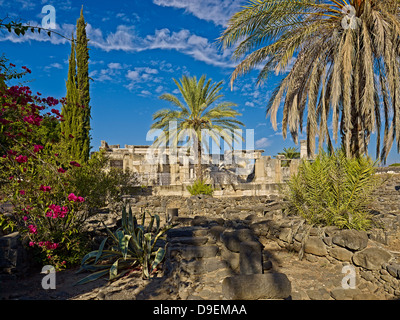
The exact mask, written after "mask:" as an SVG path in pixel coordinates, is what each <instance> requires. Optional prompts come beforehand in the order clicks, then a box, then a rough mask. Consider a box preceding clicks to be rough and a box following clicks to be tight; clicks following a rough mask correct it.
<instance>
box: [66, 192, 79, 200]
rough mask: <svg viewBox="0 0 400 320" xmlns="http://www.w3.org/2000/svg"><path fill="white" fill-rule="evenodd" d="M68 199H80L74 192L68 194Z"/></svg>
mask: <svg viewBox="0 0 400 320" xmlns="http://www.w3.org/2000/svg"><path fill="white" fill-rule="evenodd" d="M68 200H69V201H74V202H76V201H78V197H77V196H76V195H74V194H73V193H70V194H69V196H68Z"/></svg>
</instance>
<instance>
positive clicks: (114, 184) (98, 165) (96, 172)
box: [69, 150, 137, 216]
mask: <svg viewBox="0 0 400 320" xmlns="http://www.w3.org/2000/svg"><path fill="white" fill-rule="evenodd" d="M108 161H109V160H108V158H107V155H106V154H105V151H104V150H102V151H100V152H95V153H92V155H91V158H90V159H89V161H88V162H87V163H85V164H84V165H82V167H81V168H79V170H74V171H72V172H71V174H70V176H69V183H70V186H71V190H72V191H73V192H75V193H76V194H79V195H81V196H83V197H84V198H85V200H86V201H85V203H84V209H85V210H86V212H87V215H88V216H91V215H93V214H96V213H97V211H98V209H100V208H103V207H106V206H107V205H109V204H110V203H112V204H114V205H118V204H120V205H121V204H122V200H123V199H122V196H123V195H126V194H131V193H132V189H133V186H135V185H136V182H137V176H136V174H134V173H131V172H124V171H123V170H122V169H119V168H110V169H108V170H107V166H108Z"/></svg>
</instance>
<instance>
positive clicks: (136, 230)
mask: <svg viewBox="0 0 400 320" xmlns="http://www.w3.org/2000/svg"><path fill="white" fill-rule="evenodd" d="M149 215H150V222H149V224H148V225H147V226H146V225H145V220H146V213H145V212H144V213H143V216H142V224H141V225H139V224H138V223H137V220H136V217H135V216H134V215H133V214H132V210H131V209H129V212H127V211H126V208H124V209H123V211H122V226H121V228H119V229H117V230H116V231H115V232H114V233H112V232H111V231H110V230H109V229H108V228H106V230H107V232H108V234H109V236H108V237H106V238H105V239H104V240H103V241H102V243H101V244H100V247H99V249H98V250H95V251H92V252H89V253H88V254H87V255H85V256H84V257H83V259H82V261H81V268H80V270H78V272H82V271H89V272H93V273H92V274H90V275H89V276H87V277H85V278H83V279H81V280H80V281H78V282H77V283H76V284H84V283H87V282H90V281H94V280H96V279H99V278H100V277H102V276H105V275H107V274H108V275H109V280H110V281H112V280H115V279H118V278H119V277H121V276H123V275H125V274H126V273H127V272H129V271H131V270H132V269H134V268H137V267H140V268H142V275H143V278H144V279H147V278H150V277H151V274H152V273H153V271H154V270H155V268H156V267H157V266H158V264H159V263H160V262H161V261H162V260H163V259H164V256H165V246H166V245H164V246H158V245H157V240H159V239H160V238H161V237H162V236H163V235H164V233H165V232H167V231H168V230H169V229H171V228H172V227H174V225H167V226H165V227H163V228H161V227H160V217H159V216H158V215H151V214H149ZM154 223H155V224H154ZM108 242H109V243H108ZM106 245H107V247H106Z"/></svg>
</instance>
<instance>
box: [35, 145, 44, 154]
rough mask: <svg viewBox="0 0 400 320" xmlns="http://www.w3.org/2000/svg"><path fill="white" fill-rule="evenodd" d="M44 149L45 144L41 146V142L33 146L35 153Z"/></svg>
mask: <svg viewBox="0 0 400 320" xmlns="http://www.w3.org/2000/svg"><path fill="white" fill-rule="evenodd" d="M42 149H43V146H41V145H40V144H35V145H34V146H33V152H35V153H37V152H39V151H40V150H42Z"/></svg>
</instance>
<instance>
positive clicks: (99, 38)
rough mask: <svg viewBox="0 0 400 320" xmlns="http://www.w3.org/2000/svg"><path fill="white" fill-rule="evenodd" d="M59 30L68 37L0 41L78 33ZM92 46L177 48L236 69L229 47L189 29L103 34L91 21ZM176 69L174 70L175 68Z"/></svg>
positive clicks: (125, 29) (122, 29)
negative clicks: (143, 34)
mask: <svg viewBox="0 0 400 320" xmlns="http://www.w3.org/2000/svg"><path fill="white" fill-rule="evenodd" d="M30 25H33V26H36V25H38V23H35V22H31V23H30ZM55 31H56V32H58V33H60V34H62V35H65V37H66V38H67V39H66V38H63V37H60V36H58V35H55V34H52V36H51V37H49V36H48V35H47V33H43V32H42V33H41V34H38V33H37V32H35V33H31V32H28V33H26V34H25V36H21V37H18V36H17V35H16V34H14V33H4V34H0V41H11V42H14V43H20V42H26V41H43V42H51V43H52V44H66V43H68V42H69V41H68V38H71V35H72V33H73V32H75V26H74V25H72V24H63V25H61V26H60V25H57V28H56V30H55ZM86 32H87V35H88V38H89V39H90V42H89V46H91V47H92V48H93V47H94V48H98V49H100V50H103V51H106V52H110V51H119V50H121V51H125V52H141V51H146V50H158V49H159V50H176V51H178V52H180V53H182V54H185V55H189V56H191V57H192V58H194V59H195V60H197V61H202V62H204V63H206V64H208V65H212V66H217V67H221V68H234V67H235V64H234V63H233V62H232V61H231V60H230V52H231V51H230V50H231V49H229V50H225V51H223V52H221V51H220V50H219V49H218V48H217V47H216V45H214V44H213V43H212V42H210V41H209V40H208V39H207V38H204V37H201V36H198V35H196V34H193V33H191V32H190V31H189V30H187V29H183V30H180V31H178V32H176V31H171V30H169V29H167V28H163V29H160V30H155V32H154V34H150V35H147V36H145V37H140V36H138V35H137V34H136V32H135V28H134V26H126V25H119V26H117V28H116V30H115V32H110V33H107V34H104V33H103V31H102V30H101V29H99V28H94V27H93V26H92V25H91V24H88V25H87V27H86ZM172 71H173V70H172Z"/></svg>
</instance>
